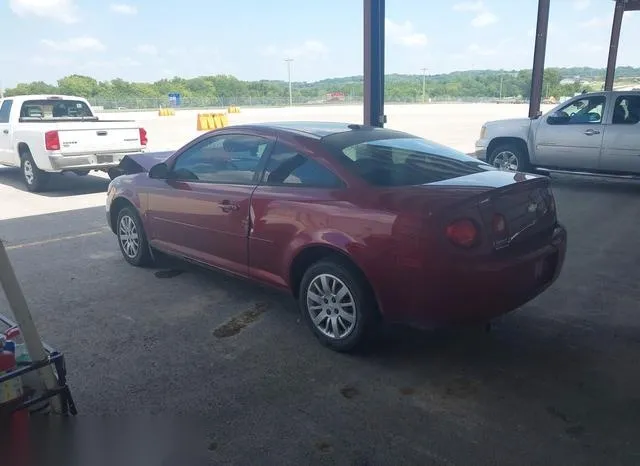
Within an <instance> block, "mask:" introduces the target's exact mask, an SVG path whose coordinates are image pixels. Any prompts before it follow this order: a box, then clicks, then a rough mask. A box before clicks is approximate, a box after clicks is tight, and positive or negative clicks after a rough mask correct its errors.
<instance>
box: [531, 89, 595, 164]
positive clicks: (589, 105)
mask: <svg viewBox="0 0 640 466" xmlns="http://www.w3.org/2000/svg"><path fill="white" fill-rule="evenodd" d="M605 103H606V99H605V96H604V95H601V94H597V95H589V96H584V97H579V98H577V99H574V100H572V101H571V102H570V103H568V104H566V105H565V106H564V107H561V108H560V109H559V110H557V111H554V112H552V113H550V114H548V115H545V116H544V117H542V120H541V121H540V122H539V123H538V127H537V129H536V132H535V135H534V138H535V139H534V141H535V157H536V165H541V166H546V167H556V168H568V169H574V170H596V169H597V168H598V167H599V165H600V153H601V150H602V140H603V135H604V128H605V127H604V125H603V124H602V123H603V118H604V115H605V113H604V112H605Z"/></svg>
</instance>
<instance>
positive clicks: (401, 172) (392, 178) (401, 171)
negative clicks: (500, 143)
mask: <svg viewBox="0 0 640 466" xmlns="http://www.w3.org/2000/svg"><path fill="white" fill-rule="evenodd" d="M337 157H338V160H339V161H340V162H341V163H343V164H344V165H345V166H346V167H347V168H348V169H349V170H351V171H352V172H353V173H355V174H356V175H358V176H360V177H361V178H363V179H364V180H365V181H367V182H368V183H370V184H372V185H374V186H409V185H420V184H427V183H435V182H438V181H445V180H449V179H452V178H457V177H460V176H465V175H471V174H473V173H478V172H482V171H490V170H496V169H495V168H494V167H492V166H491V165H489V164H486V163H484V162H481V161H479V160H477V159H475V158H473V157H469V156H467V155H465V154H463V153H461V152H458V151H456V150H454V149H451V148H449V147H446V146H442V145H440V144H437V143H435V142H431V141H428V140H426V139H421V138H416V137H399V138H393V139H379V140H373V141H365V142H360V143H357V144H354V145H349V146H345V147H341V148H339V151H338V153H337Z"/></svg>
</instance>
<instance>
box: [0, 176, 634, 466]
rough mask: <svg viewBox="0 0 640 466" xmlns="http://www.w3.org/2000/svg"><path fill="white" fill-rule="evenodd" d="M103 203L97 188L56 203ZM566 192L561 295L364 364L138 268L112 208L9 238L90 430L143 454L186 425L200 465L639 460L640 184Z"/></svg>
mask: <svg viewBox="0 0 640 466" xmlns="http://www.w3.org/2000/svg"><path fill="white" fill-rule="evenodd" d="M15 176H16V175H14V174H12V172H11V173H10V171H9V172H3V173H0V183H4V184H7V183H11V180H12V179H14V177H15ZM104 187H105V182H104V180H103V179H100V178H93V177H88V178H85V179H83V180H82V181H81V183H80V185H76V188H74V189H75V190H71V191H68V190H66V191H65V190H63V192H62V193H60V192H59V193H58V195H57V202H69V203H72V204H73V203H74V202H78V201H77V199H78V198H85V197H86V195H87V194H86V193H91V192H96V193H97V195H103V194H101V191H103V190H104ZM554 189H555V191H556V194H557V198H558V208H559V212H560V216H561V219H562V221H563V222H564V223H565V224H566V226H567V228H568V230H569V235H570V237H569V251H568V257H567V262H566V266H565V270H564V272H563V274H562V276H561V278H560V280H559V281H558V283H557V284H556V285H554V286H553V287H552V288H551V289H550V290H549V291H547V292H546V293H545V294H544V295H543V296H542V297H540V298H538V299H537V300H535V301H534V302H532V303H530V304H529V305H527V306H525V307H523V308H522V309H521V310H519V311H517V312H515V313H512V314H510V315H508V316H506V317H504V318H502V319H501V320H499V321H497V322H496V324H495V326H494V329H493V331H492V332H491V333H489V334H485V333H483V332H482V331H480V330H473V329H470V330H464V331H462V330H460V331H439V332H426V333H425V332H417V331H411V330H405V329H389V330H388V331H387V332H386V335H385V336H384V338H383V339H382V341H381V342H380V344H379V346H378V347H377V348H376V349H375V350H373V351H372V352H371V353H370V354H367V355H364V356H344V355H338V354H335V353H332V352H330V351H328V350H326V349H323V348H322V347H320V346H319V345H318V344H317V343H316V341H315V340H314V339H313V337H312V335H311V334H310V332H309V331H308V330H307V329H306V328H305V327H304V326H303V324H302V323H301V322H300V319H299V318H298V314H297V311H296V310H295V305H294V304H293V303H292V302H291V301H290V299H289V298H287V297H286V296H282V295H280V294H277V293H275V292H272V291H269V290H265V289H260V288H256V287H255V286H253V285H249V284H246V283H244V282H242V281H239V280H236V279H232V278H228V277H225V276H223V275H220V274H217V273H212V272H205V271H201V270H198V269H193V268H190V267H186V266H184V265H182V264H169V263H167V264H166V265H165V267H164V268H161V269H155V270H143V269H136V268H133V267H130V266H128V265H126V264H125V263H124V261H123V260H122V259H121V258H120V254H119V251H118V249H117V245H116V242H115V238H114V236H113V235H112V234H111V233H110V232H109V231H107V229H106V227H105V221H104V209H103V207H90V208H82V205H78V206H75V210H72V211H68V212H57V213H52V214H46V215H35V216H30V217H23V218H17V219H9V220H0V236H1V237H2V238H4V239H5V240H7V241H8V243H9V248H10V256H11V259H12V260H13V262H14V265H15V268H16V270H17V273H18V275H19V277H20V279H21V281H22V283H23V286H24V289H25V291H26V293H27V295H28V299H29V302H30V304H31V306H32V311H33V314H34V316H35V318H36V320H37V324H38V326H39V328H40V330H41V332H42V334H43V335H44V337H45V338H46V340H47V341H48V342H49V343H50V344H52V345H54V346H55V347H57V348H59V349H61V350H63V351H64V352H65V353H66V355H67V359H68V367H69V372H70V383H71V386H72V388H73V392H74V395H75V398H76V401H77V404H78V407H79V409H80V412H81V417H80V418H79V419H78V421H79V422H80V423H81V425H83V423H84V425H86V424H91V423H95V422H96V419H97V418H96V416H95V415H111V416H114V415H119V416H120V417H118V429H119V432H120V434H119V436H120V437H119V438H120V439H121V440H122V439H125V438H128V439H129V440H130V441H131V440H132V439H133V441H134V442H135V443H136V445H137V448H138V450H140V451H145V453H144V455H147V456H148V455H151V454H152V453H154V454H157V455H164V454H165V453H167V452H168V450H170V449H171V448H172V447H171V445H172V443H171V442H169V441H166V442H162V441H158V440H157V438H159V437H155V436H154V435H155V434H157V435H158V436H160V435H163V433H164V434H166V433H167V430H172V429H173V430H174V431H175V430H176V429H180V430H181V431H182V433H183V437H184V438H183V440H185V439H187V438H188V439H190V441H191V442H192V443H191V444H190V449H189V452H188V455H190V456H192V457H197V458H199V459H200V460H202V461H203V463H202V464H209V463H216V464H297V465H299V464H340V465H342V464H344V465H365V464H370V465H402V464H420V465H429V464H439V465H450V464H460V465H462V464H465V465H466V464H474V465H480V464H501V465H502V464H514V465H524V464H526V465H529V464H540V465H549V464H562V465H573V464H594V465H603V464H607V465H614V464H630V465H631V464H639V463H640V443H639V442H638V440H637V439H638V438H640V421H639V419H640V371H639V370H638V360H639V359H638V355H639V354H640V312H639V309H640V307H639V306H640V305H639V304H638V303H640V287H639V285H638V283H640V268H639V267H638V265H639V264H640V235H639V234H638V222H639V219H640V202H639V199H640V184H638V183H633V182H619V181H603V180H594V179H583V178H575V177H558V178H556V179H555V180H554ZM16 196H20V199H16V200H14V202H22V203H23V205H25V206H28V205H31V204H30V203H32V202H36V201H37V200H38V199H39V201H38V202H46V201H47V199H50V198H47V197H37V195H31V194H27V193H23V195H17V194H16ZM89 196H91V194H89ZM74 199H76V200H74ZM5 308H6V303H5V302H4V300H3V298H0V309H5ZM148 415H156V416H158V417H157V419H158V421H155V422H154V421H151V420H149V418H147V417H142V416H148ZM135 422H137V423H138V424H135ZM131 423H134V424H131ZM140 426H143V428H141V427H140ZM84 432H85V435H88V434H87V432H96V431H91V430H89V429H87V430H84ZM143 433H145V435H143ZM154 433H155V434H154ZM175 438H176V437H175V436H174V437H173V439H174V440H175ZM174 444H175V442H174ZM96 451H99V450H96ZM181 458H182V459H183V460H184V458H185V457H184V456H182V457H181ZM194 461H195V459H194ZM138 464H146V463H143V462H140V463H138ZM149 464H151V463H149ZM156 464H160V463H156ZM183 464H187V463H186V462H185V463H183ZM191 464H196V463H195V462H194V463H191Z"/></svg>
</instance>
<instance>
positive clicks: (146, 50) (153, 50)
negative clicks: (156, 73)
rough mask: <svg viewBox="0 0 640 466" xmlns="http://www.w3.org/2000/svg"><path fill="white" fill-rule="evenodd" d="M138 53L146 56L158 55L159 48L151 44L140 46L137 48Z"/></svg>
mask: <svg viewBox="0 0 640 466" xmlns="http://www.w3.org/2000/svg"><path fill="white" fill-rule="evenodd" d="M136 51H137V52H138V53H143V54H145V55H158V48H157V47H156V46H155V45H151V44H140V45H138V46H137V47H136Z"/></svg>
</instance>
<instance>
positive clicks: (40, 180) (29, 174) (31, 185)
mask: <svg viewBox="0 0 640 466" xmlns="http://www.w3.org/2000/svg"><path fill="white" fill-rule="evenodd" d="M20 169H21V170H22V179H23V181H24V184H25V186H26V188H27V191H30V192H32V193H37V192H40V191H42V190H43V189H44V187H45V185H46V184H47V181H48V180H49V174H48V173H47V172H44V171H42V170H40V169H39V168H38V166H37V165H36V163H35V162H34V161H33V157H32V156H31V152H29V151H28V150H27V151H25V152H23V153H22V157H20Z"/></svg>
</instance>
